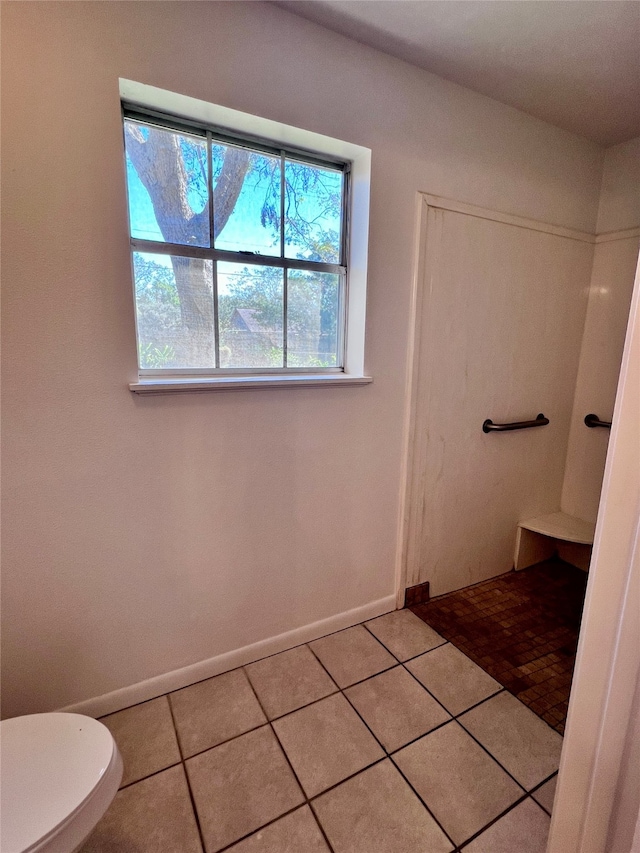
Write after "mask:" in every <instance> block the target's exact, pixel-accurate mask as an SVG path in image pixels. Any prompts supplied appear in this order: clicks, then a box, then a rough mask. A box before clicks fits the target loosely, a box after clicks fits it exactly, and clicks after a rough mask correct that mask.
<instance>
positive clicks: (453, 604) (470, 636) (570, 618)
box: [410, 560, 587, 734]
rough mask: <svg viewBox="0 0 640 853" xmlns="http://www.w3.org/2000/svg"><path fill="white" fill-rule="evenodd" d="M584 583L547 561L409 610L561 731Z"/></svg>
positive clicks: (563, 566)
mask: <svg viewBox="0 0 640 853" xmlns="http://www.w3.org/2000/svg"><path fill="white" fill-rule="evenodd" d="M586 583H587V575H586V573H585V572H581V571H580V570H579V569H576V568H574V567H573V566H570V565H568V564H567V563H563V562H562V561H561V560H548V561H546V562H544V563H539V564H538V565H537V566H532V567H531V568H529V569H524V570H523V571H520V572H508V573H507V574H505V575H500V576H499V577H497V578H491V579H490V580H488V581H484V582H483V583H479V584H476V585H475V586H470V587H467V588H466V589H460V590H457V591H456V592H450V593H448V594H447V595H442V596H439V597H438V598H434V599H432V600H431V601H430V602H428V603H427V604H420V605H417V606H414V607H411V608H410V609H411V610H412V611H413V612H414V613H415V614H416V615H417V616H419V617H420V618H421V619H423V620H424V621H425V622H427V623H428V624H429V625H431V626H432V627H433V628H435V629H436V631H438V632H439V633H440V634H442V636H443V637H445V638H446V639H447V640H449V641H450V642H451V643H453V644H454V645H455V646H457V647H458V648H459V649H460V650H461V651H463V652H464V653H465V654H466V655H468V656H469V657H470V658H471V659H472V660H473V661H475V663H477V664H478V665H479V666H481V667H482V668H483V669H484V670H486V671H487V672H488V673H489V674H490V675H492V676H493V678H495V679H496V681H499V682H500V684H502V685H503V686H504V687H506V688H507V690H509V692H510V693H513V694H514V696H517V697H518V699H520V700H521V701H522V702H524V704H525V705H528V706H529V708H531V710H532V711H534V712H535V713H536V714H538V716H540V717H542V719H543V720H545V722H547V723H548V724H549V725H550V726H552V727H553V728H554V729H556V731H558V732H560V733H561V734H562V733H563V732H564V726H565V721H566V717H567V707H568V704H569V691H570V690H571V679H572V676H573V668H574V665H575V659H576V649H577V645H578V632H579V630H580V619H581V616H582V607H583V604H584V595H585V589H586Z"/></svg>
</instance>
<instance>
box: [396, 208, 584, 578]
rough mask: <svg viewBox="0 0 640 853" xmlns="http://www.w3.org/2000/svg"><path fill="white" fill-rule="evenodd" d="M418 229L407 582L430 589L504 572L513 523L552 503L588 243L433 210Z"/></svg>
mask: <svg viewBox="0 0 640 853" xmlns="http://www.w3.org/2000/svg"><path fill="white" fill-rule="evenodd" d="M486 214H487V216H488V217H490V216H491V213H490V212H486ZM515 222H516V220H514V223H515ZM423 228H424V233H423V253H422V261H421V272H420V274H419V276H418V280H419V282H420V284H419V291H420V292H419V293H418V302H419V307H418V312H419V316H420V320H419V331H418V336H419V341H420V343H419V355H418V357H417V369H416V375H415V378H414V383H415V384H414V399H415V401H416V402H415V407H416V408H415V413H414V419H413V424H414V436H413V446H414V453H413V460H414V461H413V465H412V470H411V472H410V476H411V487H410V488H411V492H410V495H411V496H410V499H409V501H408V512H409V519H408V529H409V534H408V537H407V552H406V559H407V567H408V577H407V585H408V586H411V585H413V584H416V583H420V582H423V581H427V580H428V581H430V583H431V592H432V595H439V594H442V593H445V592H448V591H450V590H454V589H459V588H461V587H465V586H468V585H470V584H473V583H477V582H478V581H482V580H485V579H486V578H489V577H492V576H494V575H498V574H500V573H502V572H505V571H508V570H509V569H510V568H511V567H512V566H513V549H514V542H515V534H516V525H517V523H518V521H520V520H522V519H524V518H527V517H528V516H533V515H536V514H541V513H547V512H554V511H557V510H559V509H560V497H561V491H562V479H563V473H564V466H565V456H566V452H567V442H568V436H569V427H570V420H571V411H572V404H573V396H574V388H575V382H576V375H577V371H578V361H579V355H580V344H581V338H582V332H583V327H584V319H585V311H586V306H587V293H588V287H589V280H590V273H591V264H592V259H593V244H592V243H590V242H589V241H588V238H584V239H580V236H579V235H576V236H575V237H571V236H562V234H560V233H545V230H544V229H545V226H544V225H537V224H535V223H526V221H524V220H523V221H522V222H521V223H518V224H508V223H507V222H504V221H494V220H493V219H491V218H483V216H482V215H479V214H476V215H467V214H465V213H460V212H454V211H451V210H443V209H438V208H434V207H429V208H428V213H426V215H424V216H423ZM538 229H542V230H538ZM539 413H544V415H545V416H546V417H548V418H549V420H550V423H549V425H548V426H544V427H539V428H534V429H525V430H519V431H514V432H503V433H497V432H492V433H489V434H485V433H484V432H483V431H482V424H483V421H484V420H485V419H486V418H491V419H492V420H493V421H494V422H495V423H502V422H512V421H522V420H529V419H534V418H535V417H536V416H537V415H538V414H539Z"/></svg>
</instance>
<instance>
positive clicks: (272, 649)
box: [59, 595, 396, 718]
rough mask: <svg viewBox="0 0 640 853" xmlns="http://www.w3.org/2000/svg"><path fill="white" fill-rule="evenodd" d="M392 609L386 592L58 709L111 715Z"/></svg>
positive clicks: (393, 601)
mask: <svg viewBox="0 0 640 853" xmlns="http://www.w3.org/2000/svg"><path fill="white" fill-rule="evenodd" d="M395 609H396V597H395V595H388V596H387V597H386V598H380V599H378V601H371V602H369V603H368V604H364V605H362V607H356V608H354V609H353V610H347V611H345V612H344V613H337V614H336V615H335V616H329V618H328V619H321V620H320V621H319V622H312V623H311V624H310V625H303V626H302V627H301V628H295V629H294V630H293V631H287V632H286V633H284V634H278V636H276V637H269V638H268V639H266V640H260V641H259V642H258V643H252V644H251V645H250V646H243V647H242V648H240V649H234V650H233V651H231V652H225V653H224V654H222V655H217V656H216V657H212V658H208V659H207V660H202V661H199V662H198V663H194V664H191V665H190V666H184V667H181V668H180V669H174V670H173V671H171V672H165V673H163V674H162V675H156V676H154V677H153V678H147V679H146V680H145V681H139V682H138V683H137V684H131V685H129V687H122V688H120V689H119V690H113V691H112V692H111V693H105V694H103V695H102V696H96V697H95V698H93V699H85V700H84V701H82V702H76V703H74V704H73V705H67V706H66V707H64V708H60V709H59V710H61V711H67V712H71V713H74V714H86V715H87V716H89V717H96V718H97V717H103V716H104V715H105V714H113V713H114V712H115V711H121V710H122V709H123V708H128V707H129V706H131V705H137V704H138V703H139V702H146V701H147V700H148V699H155V697H156V696H162V695H163V694H164V693H170V692H171V691H172V690H179V689H180V688H181V687H188V686H189V685H190V684H195V682H196V681H202V680H203V679H205V678H211V677H212V676H214V675H220V674H221V673H223V672H228V671H229V670H230V669H235V668H236V667H238V666H244V665H245V664H247V663H253V662H254V661H256V660H260V659H261V658H266V657H269V656H270V655H274V654H277V653H278V652H284V651H286V650H287V649H292V648H293V647H294V646H300V645H302V644H303V643H308V642H310V641H311V640H317V639H318V638H319V637H324V636H326V635H327V634H333V633H334V632H335V631H341V630H342V629H343V628H350V627H351V626H352V625H357V624H359V623H360V622H365V621H366V620H367V619H374V618H375V617H376V616H381V615H382V614H383V613H389V611H391V610H395Z"/></svg>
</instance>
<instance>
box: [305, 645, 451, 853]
mask: <svg viewBox="0 0 640 853" xmlns="http://www.w3.org/2000/svg"><path fill="white" fill-rule="evenodd" d="M385 648H386V647H385ZM311 651H312V652H313V649H312V650H311ZM394 657H395V655H394ZM316 659H317V660H318V663H319V664H320V666H322V667H323V668H324V665H323V663H322V661H321V660H319V658H317V657H316ZM400 666H401V667H402V664H400ZM391 669H395V667H391ZM325 671H326V669H325ZM389 671H390V670H383V672H389ZM377 675H382V673H377ZM371 678H375V676H371ZM359 683H362V682H359ZM349 686H350V687H353V686H354V685H349ZM347 689H348V688H344V690H347ZM423 689H424V688H423ZM344 690H342V689H341V690H340V692H341V693H342V695H343V696H344V698H345V699H346V700H347V702H348V703H349V706H350V707H351V708H353V710H354V711H355V713H356V714H357V715H358V717H359V719H360V720H361V721H362V723H363V724H364V725H365V726H366V728H367V729H368V731H369V732H370V734H371V735H372V737H373V738H374V739H375V741H376V742H377V743H378V744H379V745H380V748H381V749H382V751H383V752H384V757H383V758H382V759H380V761H381V762H382V761H385V760H389V761H391V763H392V765H393V766H394V767H395V768H396V770H397V771H398V772H399V773H400V775H401V776H402V778H403V779H404V780H405V782H406V783H407V784H408V785H409V787H410V788H411V790H412V791H413V793H414V794H415V795H416V797H418V800H419V801H420V803H422V805H423V807H424V808H425V810H426V811H427V814H429V815H430V817H431V819H432V820H433V821H434V823H435V824H436V826H438V827H439V828H440V830H441V831H442V832H443V833H444V835H445V837H446V838H447V839H448V840H449V841H450V842H451V844H453V846H454V848H455V847H456V845H455V843H454V841H453V839H452V838H451V836H450V835H449V833H448V832H447V831H446V830H445V828H444V827H443V826H442V824H441V823H440V821H439V820H438V819H437V818H436V816H435V815H434V814H433V812H432V811H431V809H430V808H429V807H428V806H427V804H426V803H425V801H424V800H423V799H422V797H421V796H420V795H419V794H418V792H417V791H416V790H415V788H414V787H413V785H411V784H410V783H409V780H408V779H407V778H406V777H405V775H404V773H402V771H401V770H400V768H399V767H398V766H397V764H396V763H395V761H393V759H392V757H391V755H392V754H391V753H390V752H389V751H388V750H387V748H386V747H385V745H384V744H383V743H382V742H381V741H380V740H379V738H378V737H377V736H376V734H375V733H374V732H373V730H372V729H371V728H370V727H369V724H368V723H367V721H366V720H365V719H364V717H363V716H362V715H361V714H360V712H359V711H358V709H357V708H356V707H355V706H354V705H353V703H352V702H351V700H350V699H349V697H348V696H347V694H346V693H345V692H344ZM445 710H446V709H445ZM447 713H448V712H447ZM447 722H448V720H447ZM443 725H446V723H444V724H443ZM420 737H424V734H423V735H421V736H420ZM401 748H402V747H401ZM376 763H377V762H376ZM370 766H372V765H370ZM366 769H367V768H363V770H359V771H358V773H362V772H364V770H366ZM355 775H358V774H355ZM343 781H346V780H343ZM338 784H342V782H340V783H338ZM322 793H325V792H324V791H323V792H322ZM319 796H320V795H319ZM453 853H455V851H453Z"/></svg>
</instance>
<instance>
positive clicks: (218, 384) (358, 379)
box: [129, 373, 373, 394]
mask: <svg viewBox="0 0 640 853" xmlns="http://www.w3.org/2000/svg"><path fill="white" fill-rule="evenodd" d="M371 382H373V378H372V377H371V376H353V375H350V374H346V373H299V374H295V375H293V374H292V375H291V376H282V375H280V374H278V375H273V374H272V375H269V376H207V377H206V378H204V377H195V378H194V377H189V378H186V377H179V378H175V379H161V378H153V379H140V380H138V382H131V383H130V384H129V390H130V391H133V393H134V394H175V393H184V392H185V391H256V390H259V389H261V388H312V387H318V388H323V387H324V388H328V387H334V388H336V387H341V386H346V385H369V384H370V383H371Z"/></svg>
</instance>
